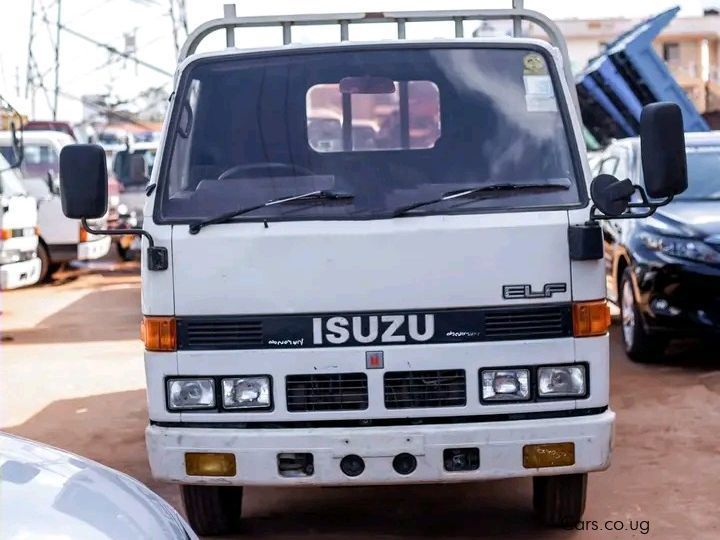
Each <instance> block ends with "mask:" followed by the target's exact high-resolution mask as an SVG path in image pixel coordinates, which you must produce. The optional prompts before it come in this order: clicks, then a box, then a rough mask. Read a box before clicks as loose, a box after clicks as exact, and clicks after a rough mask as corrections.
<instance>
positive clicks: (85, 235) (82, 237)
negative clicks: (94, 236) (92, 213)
mask: <svg viewBox="0 0 720 540" xmlns="http://www.w3.org/2000/svg"><path fill="white" fill-rule="evenodd" d="M78 238H79V241H80V243H81V244H82V243H84V242H87V241H88V232H87V231H86V230H85V229H84V228H83V226H82V224H81V225H80V234H79V235H78Z"/></svg>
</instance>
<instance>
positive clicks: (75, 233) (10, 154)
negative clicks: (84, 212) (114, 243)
mask: <svg viewBox="0 0 720 540" xmlns="http://www.w3.org/2000/svg"><path fill="white" fill-rule="evenodd" d="M73 142H74V141H73V139H72V137H70V136H69V135H67V134H65V133H60V132H58V131H29V132H25V133H24V135H23V159H22V162H21V164H20V167H19V171H20V172H21V173H22V176H23V185H24V187H25V189H26V190H27V192H28V193H29V194H30V195H32V196H33V197H35V199H37V205H38V224H39V228H40V234H39V236H40V238H39V244H38V249H37V252H38V257H39V258H40V262H41V269H40V280H41V281H44V280H46V279H47V278H49V277H50V276H51V275H52V274H53V273H54V272H55V271H56V270H57V269H58V268H59V267H60V265H61V264H62V263H65V262H69V261H72V260H75V259H77V260H91V259H98V258H100V257H104V256H105V255H106V254H107V253H108V251H110V243H111V242H110V238H109V237H107V236H105V237H103V236H95V235H92V234H89V233H88V232H87V231H85V230H84V229H83V228H82V226H81V225H80V222H79V221H78V220H74V219H68V218H66V217H65V216H64V215H63V212H62V205H61V202H60V196H59V193H60V192H59V184H58V181H57V172H58V167H59V165H58V163H59V156H60V150H61V148H62V147H63V146H65V145H67V144H71V143H73ZM0 153H2V155H3V156H4V157H5V158H6V159H7V160H8V161H11V162H12V161H14V160H16V157H17V156H15V153H14V150H13V146H12V136H11V134H10V132H8V131H0ZM103 221H104V220H102V219H101V220H98V221H95V223H96V224H98V225H102V223H103Z"/></svg>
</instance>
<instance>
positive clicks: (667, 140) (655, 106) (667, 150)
mask: <svg viewBox="0 0 720 540" xmlns="http://www.w3.org/2000/svg"><path fill="white" fill-rule="evenodd" d="M640 149H641V154H642V168H643V177H644V178H645V190H646V191H647V194H648V195H649V196H650V198H652V199H661V198H665V197H673V196H675V195H677V194H679V193H682V192H683V191H685V190H686V189H687V186H688V179H687V161H686V158H685V133H684V131H683V121H682V114H681V112H680V107H678V106H677V105H676V104H675V103H669V102H659V103H651V104H649V105H646V106H645V107H643V110H642V113H641V114H640Z"/></svg>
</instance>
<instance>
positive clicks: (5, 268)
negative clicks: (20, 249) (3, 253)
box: [0, 257, 40, 290]
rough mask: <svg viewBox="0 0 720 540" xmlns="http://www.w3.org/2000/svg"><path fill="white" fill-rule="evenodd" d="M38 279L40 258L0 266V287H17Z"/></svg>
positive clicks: (4, 288)
mask: <svg viewBox="0 0 720 540" xmlns="http://www.w3.org/2000/svg"><path fill="white" fill-rule="evenodd" d="M38 279H40V259H38V258H37V257H35V258H34V259H30V260H29V261H22V262H17V263H12V264H3V265H2V266H0V289H2V290H7V289H17V288H18V287H26V286H28V285H34V284H35V283H37V282H38Z"/></svg>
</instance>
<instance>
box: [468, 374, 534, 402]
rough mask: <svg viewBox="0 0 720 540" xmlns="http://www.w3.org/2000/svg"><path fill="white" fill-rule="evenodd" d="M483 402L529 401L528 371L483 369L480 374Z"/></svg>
mask: <svg viewBox="0 0 720 540" xmlns="http://www.w3.org/2000/svg"><path fill="white" fill-rule="evenodd" d="M480 382H481V385H482V399H483V401H525V400H528V399H530V371H529V370H527V369H484V370H482V371H481V372H480Z"/></svg>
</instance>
